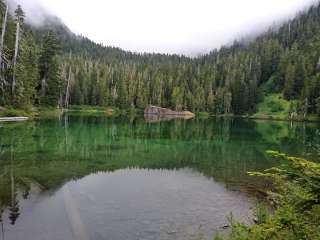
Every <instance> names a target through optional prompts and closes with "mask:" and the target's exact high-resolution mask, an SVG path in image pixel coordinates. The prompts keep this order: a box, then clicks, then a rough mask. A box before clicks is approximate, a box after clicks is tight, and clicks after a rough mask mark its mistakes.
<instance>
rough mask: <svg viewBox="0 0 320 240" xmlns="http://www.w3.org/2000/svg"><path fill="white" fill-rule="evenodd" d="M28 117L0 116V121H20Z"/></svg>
mask: <svg viewBox="0 0 320 240" xmlns="http://www.w3.org/2000/svg"><path fill="white" fill-rule="evenodd" d="M28 119H29V118H28V117H0V122H21V121H27V120H28Z"/></svg>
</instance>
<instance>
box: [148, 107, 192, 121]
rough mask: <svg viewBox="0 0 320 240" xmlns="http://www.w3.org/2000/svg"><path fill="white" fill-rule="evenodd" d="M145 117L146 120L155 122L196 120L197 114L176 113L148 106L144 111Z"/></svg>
mask: <svg viewBox="0 0 320 240" xmlns="http://www.w3.org/2000/svg"><path fill="white" fill-rule="evenodd" d="M144 116H145V119H146V120H148V121H151V122H153V121H162V120H171V119H177V118H183V119H190V118H194V117H195V114H194V113H192V112H189V111H174V110H171V109H169V108H162V107H157V106H148V107H146V108H145V110H144Z"/></svg>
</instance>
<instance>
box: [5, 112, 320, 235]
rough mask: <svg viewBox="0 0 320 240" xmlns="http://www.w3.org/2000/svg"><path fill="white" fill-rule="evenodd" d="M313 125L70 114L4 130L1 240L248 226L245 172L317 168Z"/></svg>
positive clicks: (253, 189) (253, 196)
mask: <svg viewBox="0 0 320 240" xmlns="http://www.w3.org/2000/svg"><path fill="white" fill-rule="evenodd" d="M318 129H319V124H313V123H290V122H276V121H253V120H245V119H231V118H230V119H215V118H214V119H191V120H170V121H157V120H154V119H153V120H150V119H144V118H143V117H137V118H134V117H132V118H110V117H106V116H103V115H100V116H84V115H80V114H71V113H70V114H68V115H65V116H63V117H62V118H60V119H46V120H39V121H34V122H26V123H10V124H2V125H1V126H0V210H1V212H0V216H1V218H0V224H1V229H0V231H1V234H0V239H3V240H4V239H6V240H20V239H24V240H29V239H30V240H46V239H48V240H68V239H77V240H88V239H90V240H91V239H92V240H100V239H110V240H125V239H126V240H127V239H133V240H134V239H137V240H138V239H141V240H142V239H144V240H145V239H156V240H158V239H164V240H166V239H187V240H188V239H211V237H212V236H213V235H214V234H215V233H218V232H222V233H223V232H225V231H227V230H226V228H227V225H228V220H227V217H228V216H230V214H231V213H232V216H233V218H235V219H237V220H239V221H244V222H248V223H250V222H251V219H252V209H253V208H254V206H255V204H256V201H257V199H259V198H260V197H261V191H260V190H261V189H265V188H267V187H268V183H267V182H264V181H263V180H262V179H258V178H253V177H249V176H247V174H246V173H247V172H248V171H257V170H263V169H266V168H270V167H273V166H276V165H278V164H280V162H278V161H276V160H274V159H271V158H269V157H268V156H267V155H266V153H265V151H266V150H277V151H281V152H285V153H288V154H291V155H294V156H303V157H306V158H308V159H311V160H315V159H316V158H317V155H318V153H317V151H316V150H315V149H314V146H315V145H317V144H318V145H319V144H320V133H319V130H318Z"/></svg>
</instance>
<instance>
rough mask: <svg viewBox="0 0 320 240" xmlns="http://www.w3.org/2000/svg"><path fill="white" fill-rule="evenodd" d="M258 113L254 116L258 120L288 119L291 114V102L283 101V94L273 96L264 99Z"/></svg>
mask: <svg viewBox="0 0 320 240" xmlns="http://www.w3.org/2000/svg"><path fill="white" fill-rule="evenodd" d="M257 108H258V112H257V113H256V114H254V115H253V116H254V117H257V118H269V117H270V116H273V117H274V118H276V119H288V115H289V112H290V102H289V101H287V100H285V99H283V97H282V94H279V93H278V94H271V95H268V96H266V97H265V98H264V100H263V101H262V102H261V103H260V104H259V105H258V107H257Z"/></svg>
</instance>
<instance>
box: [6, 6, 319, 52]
mask: <svg viewBox="0 0 320 240" xmlns="http://www.w3.org/2000/svg"><path fill="white" fill-rule="evenodd" d="M8 1H17V2H19V3H20V4H21V5H22V6H24V8H25V10H26V13H27V17H29V18H30V17H31V16H30V15H33V16H34V19H32V20H33V21H34V22H40V21H41V18H40V17H41V11H39V8H38V7H39V6H42V7H43V8H44V9H47V10H48V11H49V12H51V13H53V14H55V15H57V16H58V17H60V18H61V19H62V20H63V21H64V22H65V24H66V25H67V26H68V27H69V28H70V29H71V30H72V31H74V32H75V33H77V34H81V35H84V36H87V37H89V38H90V39H92V40H94V41H96V42H98V43H103V44H104V45H107V46H116V47H120V48H123V49H125V50H131V51H137V52H159V53H178V54H188V55H195V54H198V53H204V52H208V51H210V50H212V49H214V48H217V47H220V46H221V45H222V44H227V43H230V42H231V41H233V40H234V39H235V38H241V37H243V36H246V35H248V34H250V33H253V32H257V31H258V32H259V31H262V30H265V29H266V28H267V26H270V25H272V24H274V23H277V22H279V21H282V20H284V19H287V18H289V17H292V16H293V15H294V14H295V13H296V12H297V11H299V10H302V9H304V8H305V7H307V6H309V5H310V4H311V3H312V2H315V0H8Z"/></svg>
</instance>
